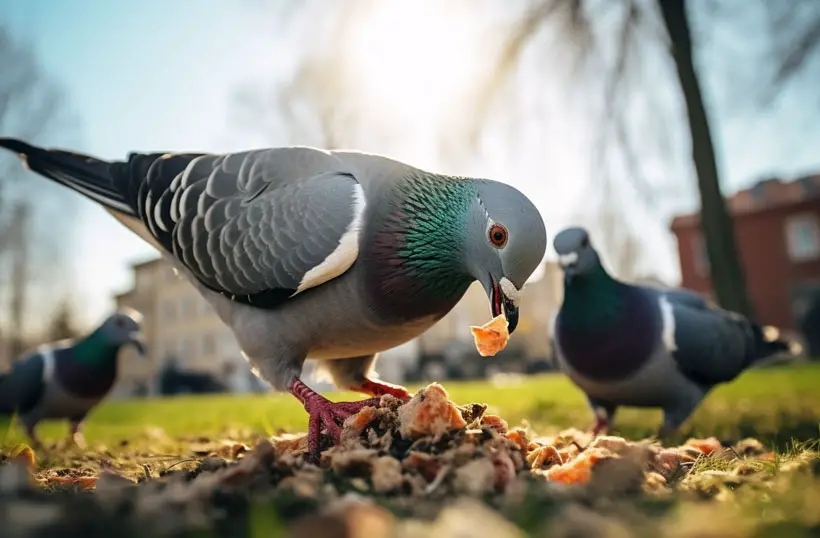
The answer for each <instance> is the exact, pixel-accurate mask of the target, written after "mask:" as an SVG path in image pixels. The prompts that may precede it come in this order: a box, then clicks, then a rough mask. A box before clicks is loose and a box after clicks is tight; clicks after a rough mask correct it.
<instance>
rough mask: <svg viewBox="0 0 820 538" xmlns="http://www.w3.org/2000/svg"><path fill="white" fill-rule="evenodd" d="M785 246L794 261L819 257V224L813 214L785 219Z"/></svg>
mask: <svg viewBox="0 0 820 538" xmlns="http://www.w3.org/2000/svg"><path fill="white" fill-rule="evenodd" d="M786 247H787V248H788V250H789V258H791V259H792V261H795V262H802V261H808V260H815V259H817V258H818V257H820V224H818V222H817V216H815V215H797V216H794V217H790V218H789V219H788V220H786Z"/></svg>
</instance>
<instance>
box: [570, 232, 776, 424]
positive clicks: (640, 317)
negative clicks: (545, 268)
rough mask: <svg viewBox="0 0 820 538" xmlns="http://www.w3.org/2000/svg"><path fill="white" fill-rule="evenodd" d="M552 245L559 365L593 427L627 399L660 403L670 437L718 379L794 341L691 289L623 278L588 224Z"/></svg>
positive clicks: (609, 417) (648, 404) (733, 375)
mask: <svg viewBox="0 0 820 538" xmlns="http://www.w3.org/2000/svg"><path fill="white" fill-rule="evenodd" d="M554 246H555V250H556V252H557V253H558V256H559V263H560V265H561V266H562V268H563V270H564V276H565V278H564V300H563V304H562V305H561V309H560V310H559V312H558V318H557V320H556V328H555V343H556V352H557V358H558V363H559V365H560V367H561V369H562V370H564V371H565V372H566V373H567V375H568V376H569V377H570V379H571V380H572V381H573V382H574V383H575V384H576V385H578V387H580V388H581V390H583V391H584V392H585V393H586V395H587V398H588V400H589V403H590V406H591V407H592V409H593V411H594V412H595V415H596V424H595V427H594V433H595V434H596V435H597V434H599V433H601V432H604V431H607V430H608V429H609V427H610V424H611V420H612V418H613V416H614V414H615V410H616V409H617V407H618V406H621V405H624V406H636V407H660V408H661V409H662V410H663V414H664V418H663V424H662V426H661V428H660V430H659V436H660V437H664V436H667V435H668V434H670V433H672V432H674V431H676V430H677V428H678V427H679V426H680V425H681V424H682V423H683V422H684V421H685V420H686V419H687V418H688V417H689V416H690V415H691V414H692V412H693V411H694V410H695V408H696V407H697V406H698V405H699V404H700V402H701V400H703V398H704V397H705V396H706V394H707V393H708V392H709V391H710V390H711V389H712V387H714V386H715V385H717V384H719V383H725V382H728V381H731V380H733V379H734V378H736V377H737V376H738V375H739V374H740V373H741V372H743V371H744V370H745V369H747V368H749V367H750V366H752V365H753V364H754V363H755V362H757V361H759V360H762V359H764V358H767V357H770V356H772V355H773V354H775V353H778V352H783V351H787V350H788V349H789V346H788V344H787V343H785V342H783V341H780V340H774V341H769V340H767V338H766V337H765V336H764V334H763V331H762V329H761V327H759V326H758V325H755V324H754V323H751V322H750V321H749V320H747V319H746V318H744V317H743V316H741V315H739V314H736V313H734V312H728V311H725V310H721V309H719V308H717V307H716V306H713V305H711V304H708V303H707V302H706V300H705V299H704V298H702V297H701V296H699V295H697V294H696V293H694V292H691V291H689V290H685V289H669V290H664V289H660V288H655V287H649V286H638V285H630V284H626V283H624V282H620V281H618V280H616V279H615V278H613V277H612V276H610V275H609V273H607V271H606V269H604V267H603V266H602V265H601V262H600V260H599V258H598V254H597V252H596V251H595V249H594V248H593V246H592V244H591V243H590V240H589V235H588V234H587V232H586V230H584V229H582V228H569V229H566V230H564V231H562V232H561V233H559V234H558V235H557V236H556V237H555V240H554Z"/></svg>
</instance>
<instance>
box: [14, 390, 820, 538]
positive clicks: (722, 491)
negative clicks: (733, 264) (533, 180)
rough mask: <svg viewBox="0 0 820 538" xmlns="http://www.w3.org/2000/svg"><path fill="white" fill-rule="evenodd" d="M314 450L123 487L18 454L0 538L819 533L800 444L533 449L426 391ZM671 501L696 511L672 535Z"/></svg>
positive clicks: (216, 443) (604, 441) (231, 459)
mask: <svg viewBox="0 0 820 538" xmlns="http://www.w3.org/2000/svg"><path fill="white" fill-rule="evenodd" d="M157 435H159V434H157ZM323 442H324V443H325V446H323V449H324V450H323V452H322V457H321V460H320V461H319V462H317V463H314V462H312V461H311V460H310V458H309V457H308V453H307V443H306V438H305V436H304V435H292V434H290V435H288V434H283V435H277V436H274V437H273V438H271V439H269V440H268V439H265V440H262V441H261V442H259V443H258V444H257V445H256V446H255V447H253V448H250V447H249V446H248V445H246V444H244V443H239V442H236V441H232V440H230V439H220V440H211V439H204V438H203V439H196V440H191V441H190V443H189V452H190V453H192V454H193V456H194V457H193V458H191V459H190V460H183V461H176V462H173V463H171V462H170V461H169V460H159V461H160V462H162V463H161V464H158V463H157V460H149V459H146V460H145V461H146V463H145V464H144V467H143V469H144V472H142V473H141V474H139V475H138V476H124V475H123V474H121V473H119V472H118V469H117V464H116V461H113V458H112V460H111V461H109V460H106V459H105V458H104V457H103V458H98V459H97V460H95V461H93V462H92V461H90V460H84V459H83V458H82V457H78V458H77V459H76V460H74V466H73V467H66V468H58V467H55V466H49V467H47V468H38V467H37V461H36V459H35V456H37V455H35V454H34V452H33V451H32V450H31V449H30V448H28V447H25V446H20V447H17V448H16V449H15V450H13V451H11V452H10V453H9V454H8V455H6V456H5V457H4V461H3V462H2V463H3V464H2V465H0V521H3V522H4V530H3V532H4V534H3V536H7V537H18V536H19V537H29V536H31V537H34V536H46V535H52V534H53V535H55V536H57V535H59V536H75V535H76V536H83V537H85V538H92V537H95V536H119V537H128V536H186V535H193V534H186V533H196V532H200V533H205V534H196V535H197V536H215V537H216V536H219V537H221V536H251V535H253V536H261V535H265V536H278V535H283V536H284V535H289V536H312V537H313V536H315V537H317V538H323V537H330V536H351V537H353V536H355V537H359V536H361V537H364V536H367V538H382V537H390V536H397V537H403V538H409V537H416V536H418V537H422V536H428V535H433V536H467V535H470V536H473V535H474V536H494V537H500V538H506V537H519V536H526V535H528V534H533V533H534V534H541V535H545V536H633V535H639V534H640V535H647V536H670V537H675V538H679V537H684V536H707V535H708V536H767V534H765V531H766V530H767V529H769V528H770V527H771V529H774V530H773V531H772V532H775V531H777V532H779V531H778V529H780V530H783V529H781V527H778V525H783V524H788V525H792V526H795V525H797V526H796V527H794V528H795V529H796V530H795V532H797V531H798V530H804V531H805V532H808V530H809V529H811V528H814V529H817V528H820V514H819V513H818V512H817V511H816V510H814V511H811V510H808V509H807V507H809V506H815V507H816V506H818V505H820V480H818V478H817V476H818V475H820V459H818V452H817V451H816V450H815V449H814V448H813V447H809V446H806V447H795V450H793V451H791V452H790V453H787V454H776V453H774V452H772V451H771V450H769V449H768V448H767V447H765V446H764V445H763V444H762V443H760V442H759V441H757V440H755V439H745V440H742V441H740V442H738V443H734V444H732V445H731V446H724V444H722V443H721V442H720V441H718V439H716V438H707V439H689V440H688V441H687V442H686V443H684V444H683V445H681V446H677V447H664V446H662V445H661V444H660V443H658V442H656V441H653V440H643V441H637V442H633V441H629V440H627V439H624V438H621V437H616V436H603V437H598V438H594V439H593V437H592V436H591V434H589V433H587V432H583V431H579V430H575V429H570V430H565V431H563V432H560V433H558V434H557V435H553V436H549V437H536V436H534V435H531V434H528V433H527V432H526V431H525V430H524V429H522V428H516V427H512V428H511V427H510V426H509V425H508V424H507V422H506V421H505V420H503V419H502V418H501V417H499V416H496V415H493V414H489V413H487V406H486V405H483V404H470V405H465V406H458V405H456V404H455V403H454V402H452V401H451V400H450V399H449V398H448V395H447V393H446V392H445V390H444V389H443V388H442V387H441V386H440V385H438V384H435V383H434V384H431V385H429V386H428V387H426V388H424V389H422V390H420V391H418V392H417V393H416V394H415V395H414V396H413V398H412V399H411V400H410V401H408V402H406V403H402V402H401V401H400V400H398V399H396V398H393V397H392V396H389V395H388V396H383V397H382V399H381V401H380V404H379V406H378V407H366V408H364V409H362V410H361V411H360V412H359V413H358V414H356V415H354V416H351V417H349V418H348V419H347V420H346V421H345V423H344V425H343V434H342V438H341V443H340V444H339V445H338V446H330V442H329V440H328V439H326V438H323ZM798 448H799V449H798ZM795 481H802V483H803V486H804V487H802V489H800V490H799V491H800V493H799V496H800V498H799V499H797V500H796V501H794V502H795V503H796V504H795V505H794V507H792V508H789V507H790V506H792V505H784V506H778V507H777V508H776V509H775V507H774V505H773V501H772V498H774V497H776V496H779V497H780V499H781V500H784V499H790V498H791V497H790V495H792V494H793V493H794V492H789V485H788V484H793V483H794V482H795ZM795 491H797V490H795ZM728 498H734V499H736V500H737V501H738V502H737V503H733V504H727V503H725V502H722V501H725V500H727V499H728ZM706 500H711V501H712V502H708V503H704V501H706ZM681 503H689V504H688V506H689V511H687V514H691V513H695V512H697V513H698V514H701V515H699V516H695V517H694V520H693V517H692V516H691V515H688V516H687V518H686V521H685V522H683V523H682V522H681V520H680V518H681V515H680V514H681V512H680V511H677V510H675V507H676V506H679V505H680V504H681ZM762 504H766V506H768V507H769V511H768V516H766V517H763V516H761V515H760V513H759V509H760V507H761V506H762ZM744 507H745V508H747V509H749V510H752V511H753V512H754V513H755V514H756V519H754V518H750V517H749V516H748V513H747V512H744V511H743V508H744ZM789 509H794V510H797V511H798V512H797V513H799V515H798V516H796V517H791V518H789V517H788V516H793V515H794V514H792V513H790V512H788V510H789ZM800 510H802V512H801V511H800ZM664 523H665V524H664ZM254 529H256V530H254ZM260 529H262V530H263V531H264V534H252V531H253V532H261V531H259V530H260ZM750 529H752V530H750ZM706 531H708V532H709V534H703V533H704V532H706ZM784 532H785V531H784ZM72 533H74V534H72ZM770 535H771V536H776V535H777V534H776V533H775V534H770ZM790 536H802V534H794V533H792V534H790Z"/></svg>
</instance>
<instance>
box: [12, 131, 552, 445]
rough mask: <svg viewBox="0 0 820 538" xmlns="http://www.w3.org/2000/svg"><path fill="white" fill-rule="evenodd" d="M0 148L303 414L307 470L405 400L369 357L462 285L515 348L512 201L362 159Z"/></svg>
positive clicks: (437, 315)
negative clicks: (374, 409)
mask: <svg viewBox="0 0 820 538" xmlns="http://www.w3.org/2000/svg"><path fill="white" fill-rule="evenodd" d="M0 147H4V148H7V149H9V150H11V151H14V152H16V153H18V154H19V155H21V156H22V157H23V158H24V159H25V161H26V163H27V165H28V167H29V168H30V169H31V170H33V171H34V172H36V173H38V174H41V175H43V176H45V177H48V178H50V179H52V180H54V181H57V182H58V183H61V184H63V185H65V186H67V187H70V188H71V189H73V190H75V191H77V192H79V193H81V194H84V195H85V196H87V197H88V198H91V199H92V200H94V201H96V202H98V203H99V204H101V205H102V206H103V207H104V208H105V209H106V210H107V211H108V212H109V213H111V214H112V215H113V216H114V217H116V218H117V219H118V220H119V221H120V222H122V223H123V224H124V225H125V226H127V227H128V228H129V229H131V230H132V231H134V232H135V233H137V234H138V235H139V236H140V237H142V238H143V239H144V240H146V241H147V242H149V243H151V244H152V245H154V246H155V247H156V248H157V249H158V250H159V251H160V253H161V254H162V256H163V257H164V258H165V259H166V260H167V261H168V262H170V263H171V264H172V265H173V266H174V268H175V269H176V271H177V272H178V273H179V274H181V275H182V276H183V277H184V278H186V279H187V280H188V281H190V282H191V283H192V284H193V285H194V286H196V288H197V290H198V291H199V293H200V294H201V295H202V296H203V297H204V298H205V300H207V301H208V302H209V303H210V304H211V306H212V307H213V308H214V310H215V312H216V313H217V315H218V316H219V317H220V318H221V320H222V321H223V322H224V323H225V324H226V325H227V326H229V327H230V329H231V330H232V332H233V334H234V335H235V337H236V339H237V342H238V344H239V346H240V348H241V349H242V353H243V355H244V356H245V358H246V359H247V360H248V361H249V363H250V364H251V367H252V369H253V371H254V373H256V374H257V375H259V376H260V377H262V378H263V379H265V380H266V381H267V382H268V383H270V384H271V385H272V387H273V388H274V389H276V390H279V391H288V392H290V393H291V394H293V395H294V396H295V397H296V398H297V399H298V400H299V401H300V402H301V403H302V405H303V406H304V407H305V410H306V411H307V412H308V415H309V422H308V439H307V441H308V449H309V453H310V455H311V456H312V457H313V458H316V457H318V454H319V452H320V449H321V447H320V441H321V439H323V438H322V437H321V433H322V432H323V431H324V432H326V433H327V434H328V435H327V436H326V437H324V439H327V438H328V437H329V438H330V441H331V444H336V443H338V441H339V438H340V434H341V425H342V423H343V421H344V420H345V419H346V418H347V417H348V416H350V415H352V414H354V413H356V412H358V411H359V410H360V409H361V408H363V407H364V406H372V405H376V404H377V402H378V401H380V398H381V397H382V396H383V395H385V394H390V395H392V396H395V397H397V398H400V399H402V400H407V399H409V397H410V395H409V393H408V392H407V390H405V389H404V388H403V387H400V386H398V385H393V384H389V383H385V382H382V381H379V380H378V377H377V375H376V374H375V371H374V365H375V361H376V355H377V354H378V353H379V352H380V351H383V350H386V349H390V348H393V347H396V346H398V345H401V344H403V343H405V342H407V341H409V340H411V339H413V338H415V337H416V336H418V335H420V334H421V333H423V332H424V331H425V330H427V329H428V328H429V327H431V326H432V325H433V324H434V323H435V322H436V321H438V320H439V319H441V318H442V317H444V315H445V314H447V312H449V311H450V310H451V309H452V308H453V306H455V304H456V303H457V302H458V301H459V300H460V299H461V297H462V296H463V295H464V293H465V292H466V290H467V288H468V287H469V286H470V284H471V283H472V282H474V281H476V280H478V281H479V282H480V283H481V285H482V286H483V288H484V290H485V291H486V293H487V296H488V300H489V303H490V310H491V312H492V314H493V316H499V315H502V314H503V315H504V316H505V317H506V319H507V322H508V330H509V332H510V333H512V332H514V331H515V328H516V326H517V324H518V304H519V300H520V297H521V291H522V288H523V286H524V284H525V282H526V281H527V279H528V278H529V277H530V275H531V274H532V273H533V271H534V270H535V269H536V268H537V266H538V265H539V264H540V263H541V261H542V260H543V257H544V255H545V252H546V247H547V236H546V229H545V226H544V222H543V219H542V217H541V215H540V213H539V212H538V210H537V209H536V207H535V205H534V204H533V203H532V202H531V201H530V200H529V199H528V198H527V197H526V196H525V195H524V194H523V193H521V192H520V191H518V190H517V189H515V188H513V187H511V186H509V185H506V184H504V183H501V182H498V181H493V180H488V179H476V178H467V177H460V176H459V177H455V176H446V175H442V174H436V173H432V172H429V171H425V170H422V169H419V168H416V167H413V166H410V165H407V164H404V163H401V162H399V161H397V160H394V159H391V158H389V157H386V156H381V155H376V154H370V153H364V152H356V151H326V150H322V149H317V148H311V147H305V146H293V147H279V148H263V149H256V150H250V151H242V152H237V153H228V154H204V153H131V154H129V156H128V158H127V159H126V160H125V161H119V162H107V161H103V160H100V159H97V158H94V157H90V156H86V155H80V154H77V153H73V152H68V151H61V150H55V149H52V150H47V149H43V148H39V147H34V146H31V145H29V144H27V143H25V142H22V141H20V140H16V139H2V138H0ZM306 359H310V360H314V361H318V364H317V366H318V369H319V370H321V371H322V372H323V374H324V375H327V376H329V377H330V379H331V380H332V381H333V383H334V384H335V386H336V387H338V388H340V389H343V390H352V391H356V392H360V393H363V394H367V395H369V396H371V398H369V399H366V400H361V401H355V402H331V401H330V400H328V399H327V398H325V397H324V396H322V395H320V394H319V393H317V392H316V391H314V390H313V389H312V388H310V387H309V386H308V385H306V384H305V383H304V382H303V380H302V379H301V372H302V367H303V363H304V361H305V360H306Z"/></svg>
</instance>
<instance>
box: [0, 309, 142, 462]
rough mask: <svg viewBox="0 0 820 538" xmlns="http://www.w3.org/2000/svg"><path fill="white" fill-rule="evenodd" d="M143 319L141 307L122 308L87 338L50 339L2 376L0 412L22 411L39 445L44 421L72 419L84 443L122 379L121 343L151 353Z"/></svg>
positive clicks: (77, 437)
mask: <svg viewBox="0 0 820 538" xmlns="http://www.w3.org/2000/svg"><path fill="white" fill-rule="evenodd" d="M141 322H142V315H141V314H140V313H139V312H136V311H134V310H131V309H121V310H119V311H118V312H116V313H114V314H112V315H111V316H109V317H108V318H107V319H106V320H105V321H104V322H103V323H102V325H100V326H99V327H97V329H96V330H94V332H92V333H91V334H89V335H88V336H85V337H84V338H79V339H76V340H73V341H72V340H62V341H60V342H54V343H52V344H46V345H43V346H40V348H39V349H37V350H36V351H35V352H33V353H32V354H30V355H28V356H26V357H23V358H22V359H20V360H19V361H17V363H15V365H14V366H13V368H12V370H11V371H10V372H8V373H6V374H2V375H0V414H2V415H11V414H13V413H15V412H16V413H19V416H20V418H21V419H22V422H23V424H24V425H25V427H26V433H28V436H29V437H30V438H31V440H32V442H33V444H34V446H35V447H39V446H40V442H39V440H38V439H37V436H36V434H35V431H34V430H35V428H36V427H37V423H38V422H40V420H43V419H68V420H69V421H70V423H71V434H72V439H73V440H74V441H75V442H78V444H79V443H80V442H81V434H80V428H81V426H82V422H83V420H84V419H85V417H86V415H87V414H88V413H89V411H91V410H92V409H93V408H94V406H96V405H97V404H98V403H100V401H101V400H102V399H103V398H104V397H105V396H106V395H107V394H108V391H110V390H111V387H112V386H113V385H114V382H115V381H116V379H117V355H118V353H119V351H120V348H121V347H122V346H123V345H127V344H131V345H134V346H135V347H136V349H137V351H138V352H139V353H140V355H142V356H145V344H144V343H143V340H142V336H141V334H140V324H141Z"/></svg>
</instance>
